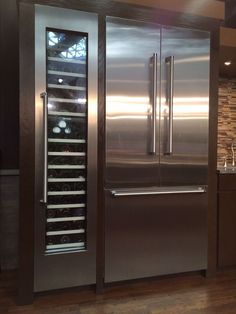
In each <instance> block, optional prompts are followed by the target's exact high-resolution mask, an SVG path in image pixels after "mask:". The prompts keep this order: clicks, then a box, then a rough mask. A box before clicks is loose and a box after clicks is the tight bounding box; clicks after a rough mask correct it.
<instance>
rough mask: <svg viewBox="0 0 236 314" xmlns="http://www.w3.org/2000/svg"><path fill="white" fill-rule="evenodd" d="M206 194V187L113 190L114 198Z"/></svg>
mask: <svg viewBox="0 0 236 314" xmlns="http://www.w3.org/2000/svg"><path fill="white" fill-rule="evenodd" d="M196 193H206V187H196V188H185V189H160V190H158V189H157V190H140V189H139V190H135V189H127V190H111V194H112V195H113V196H114V197H119V196H141V195H166V194H196Z"/></svg>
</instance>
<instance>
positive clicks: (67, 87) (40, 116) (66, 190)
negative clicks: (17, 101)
mask: <svg viewBox="0 0 236 314" xmlns="http://www.w3.org/2000/svg"><path fill="white" fill-rule="evenodd" d="M35 12H36V19H35V93H36V94H35V101H36V104H35V105H36V134H35V142H36V203H35V208H36V214H35V216H36V222H35V225H36V245H35V247H36V249H35V285H34V286H35V291H43V290H50V289H59V288H64V287H71V286H78V285H85V284H92V283H95V277H96V273H95V269H96V267H95V265H96V242H95V241H96V225H95V222H96V159H97V157H96V142H97V141H96V132H97V131H96V129H97V127H96V110H97V16H96V14H90V13H86V12H79V11H73V10H64V9H58V8H50V7H46V6H38V5H37V6H36V7H35Z"/></svg>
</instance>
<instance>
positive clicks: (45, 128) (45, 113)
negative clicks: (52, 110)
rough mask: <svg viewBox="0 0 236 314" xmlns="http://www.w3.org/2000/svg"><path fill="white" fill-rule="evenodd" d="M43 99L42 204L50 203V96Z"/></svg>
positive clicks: (45, 94) (44, 94)
mask: <svg viewBox="0 0 236 314" xmlns="http://www.w3.org/2000/svg"><path fill="white" fill-rule="evenodd" d="M40 97H41V98H42V99H43V199H42V200H41V203H43V204H47V202H48V94H47V92H43V93H41V94H40Z"/></svg>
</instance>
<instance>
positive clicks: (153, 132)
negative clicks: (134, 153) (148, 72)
mask: <svg viewBox="0 0 236 314" xmlns="http://www.w3.org/2000/svg"><path fill="white" fill-rule="evenodd" d="M152 59H153V73H152V75H153V76H152V81H153V91H152V120H151V148H150V154H153V155H155V154H156V107H157V53H154V54H153V56H152Z"/></svg>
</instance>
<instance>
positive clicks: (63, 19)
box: [32, 5, 98, 291]
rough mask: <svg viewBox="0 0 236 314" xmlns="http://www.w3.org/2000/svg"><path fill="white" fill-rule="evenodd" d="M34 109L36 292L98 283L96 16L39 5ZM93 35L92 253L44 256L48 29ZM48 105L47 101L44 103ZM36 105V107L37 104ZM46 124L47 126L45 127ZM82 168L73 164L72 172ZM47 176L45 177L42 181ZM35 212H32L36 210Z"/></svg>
mask: <svg viewBox="0 0 236 314" xmlns="http://www.w3.org/2000/svg"><path fill="white" fill-rule="evenodd" d="M35 19H36V20H35V73H36V76H35V90H36V94H35V106H36V116H35V121H36V134H35V142H36V148H35V149H36V153H35V156H36V169H35V172H36V190H35V226H36V230H35V281H34V290H35V291H44V290H51V289H59V288H60V289H61V288H65V287H72V286H79V285H87V284H93V283H95V281H96V279H95V278H96V206H97V202H96V199H97V194H96V193H97V187H96V182H97V179H96V176H97V175H96V173H97V82H98V81H97V67H98V64H97V63H98V18H97V15H96V14H92V13H86V12H80V11H74V10H67V9H61V8H55V7H47V6H41V5H35ZM47 28H55V29H58V30H60V29H61V30H69V31H70V30H71V31H78V32H84V33H88V47H89V56H88V159H87V164H88V170H87V179H88V182H87V201H88V203H87V249H86V251H84V252H68V253H63V254H54V255H47V254H46V253H45V204H44V205H43V204H41V203H40V200H41V198H42V195H44V202H45V201H46V198H45V193H46V182H45V173H46V169H45V162H46V159H45V157H46V156H45V155H44V154H43V153H42V152H43V149H46V144H45V143H46V141H45V136H46V133H45V126H46V125H45V124H44V121H46V120H45V117H44V113H45V110H44V106H43V104H42V99H41V97H40V95H41V93H42V92H43V91H45V90H46V61H45V60H46V48H45V47H46V29H47ZM44 104H46V100H44ZM32 105H33V104H32ZM43 125H44V127H43ZM72 168H73V169H74V168H75V169H77V168H79V166H76V165H75V166H71V168H70V169H72ZM43 178H44V179H43ZM32 210H33V209H32Z"/></svg>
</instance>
